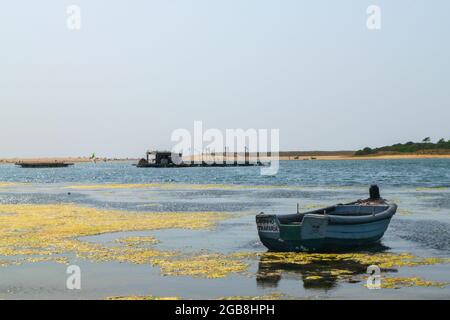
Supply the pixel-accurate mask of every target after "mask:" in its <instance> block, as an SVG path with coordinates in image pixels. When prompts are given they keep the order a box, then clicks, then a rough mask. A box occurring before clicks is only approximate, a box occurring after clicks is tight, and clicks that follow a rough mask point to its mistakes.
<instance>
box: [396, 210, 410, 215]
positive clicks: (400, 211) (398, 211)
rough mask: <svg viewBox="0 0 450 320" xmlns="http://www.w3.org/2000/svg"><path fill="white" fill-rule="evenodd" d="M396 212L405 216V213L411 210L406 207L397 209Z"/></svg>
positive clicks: (408, 213) (407, 213)
mask: <svg viewBox="0 0 450 320" xmlns="http://www.w3.org/2000/svg"><path fill="white" fill-rule="evenodd" d="M397 213H398V214H400V215H403V216H407V215H411V214H413V213H412V212H411V211H409V210H406V209H398V210H397Z"/></svg>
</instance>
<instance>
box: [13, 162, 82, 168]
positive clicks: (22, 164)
mask: <svg viewBox="0 0 450 320" xmlns="http://www.w3.org/2000/svg"><path fill="white" fill-rule="evenodd" d="M15 165H16V166H20V167H22V168H66V167H69V166H73V165H74V164H73V163H67V162H17V163H15Z"/></svg>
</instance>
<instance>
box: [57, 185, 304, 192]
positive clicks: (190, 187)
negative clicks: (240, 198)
mask: <svg viewBox="0 0 450 320" xmlns="http://www.w3.org/2000/svg"><path fill="white" fill-rule="evenodd" d="M64 188H65V189H73V190H103V189H146V188H148V189H161V190H215V189H219V190H243V189H244V190H245V189H289V190H291V189H302V187H296V186H276V185H255V186H252V185H237V184H183V183H112V184H92V185H72V186H67V187H64Z"/></svg>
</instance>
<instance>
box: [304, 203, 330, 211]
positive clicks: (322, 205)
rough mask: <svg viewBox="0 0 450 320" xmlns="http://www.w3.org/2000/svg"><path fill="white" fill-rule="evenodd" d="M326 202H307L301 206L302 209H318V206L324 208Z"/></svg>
mask: <svg viewBox="0 0 450 320" xmlns="http://www.w3.org/2000/svg"><path fill="white" fill-rule="evenodd" d="M327 206H328V205H327V204H307V205H304V206H302V209H304V210H309V209H318V208H326V207H327Z"/></svg>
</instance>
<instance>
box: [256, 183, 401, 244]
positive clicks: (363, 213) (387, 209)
mask: <svg viewBox="0 0 450 320" xmlns="http://www.w3.org/2000/svg"><path fill="white" fill-rule="evenodd" d="M396 211H397V205H396V204H394V203H388V202H387V201H386V200H384V199H382V198H381V197H380V193H379V189H378V186H375V185H373V186H371V188H370V198H368V199H365V200H358V201H355V202H352V203H348V204H337V205H335V206H331V207H327V208H324V209H319V210H314V211H310V212H305V213H299V212H298V208H297V213H295V214H287V215H271V214H264V213H260V214H258V215H257V216H256V224H257V227H258V234H259V238H260V239H261V242H262V243H263V244H264V245H265V246H266V247H267V248H268V249H269V250H273V251H303V250H323V249H333V248H334V249H342V248H347V247H352V246H361V245H367V244H371V243H374V242H377V241H378V240H380V239H381V237H383V235H384V232H385V231H386V230H387V228H388V226H389V222H390V221H391V218H392V216H393V215H394V214H395V212H396Z"/></svg>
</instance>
